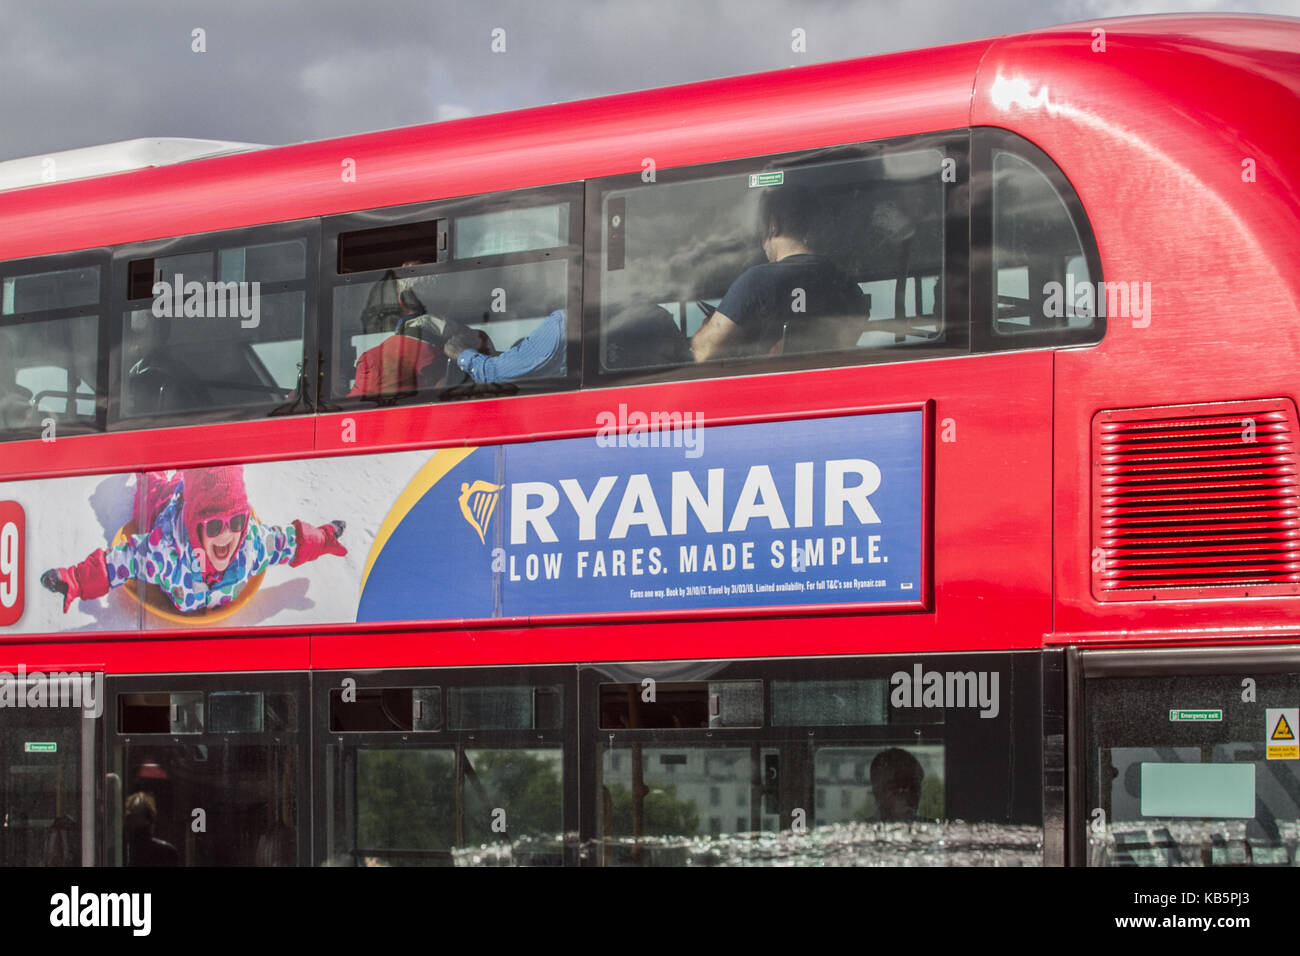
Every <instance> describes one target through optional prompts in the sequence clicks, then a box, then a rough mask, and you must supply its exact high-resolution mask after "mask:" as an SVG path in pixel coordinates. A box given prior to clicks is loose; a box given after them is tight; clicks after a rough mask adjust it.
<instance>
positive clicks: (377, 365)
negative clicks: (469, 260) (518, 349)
mask: <svg viewBox="0 0 1300 956" xmlns="http://www.w3.org/2000/svg"><path fill="white" fill-rule="evenodd" d="M416 264H418V263H407V265H416ZM436 278H437V277H436V276H432V275H424V276H413V277H410V278H406V279H398V280H396V281H397V287H398V295H397V301H398V306H399V309H400V310H401V312H400V315H399V317H398V320H397V329H396V332H395V334H393V335H391V336H389V337H388V338H387V339H385V340H384V341H383V342H381V343H380V344H379V345H376V346H375V347H374V348H371V349H368V350H366V351H365V352H364V353H362V355H361V356H360V357H359V358H358V359H357V368H356V379H355V383H354V384H353V386H352V390H351V391H349V392H348V396H349V397H350V398H367V399H372V400H381V401H386V402H389V403H391V402H392V401H395V400H396V399H399V398H405V397H409V396H411V395H414V394H415V393H417V392H418V391H420V390H421V389H427V388H441V387H442V386H444V385H447V384H452V383H451V382H449V380H448V372H449V371H450V366H449V363H448V356H447V353H446V351H445V346H446V343H447V340H448V339H449V338H451V337H452V336H455V335H458V334H461V335H465V336H472V341H473V343H474V346H475V347H476V348H480V349H484V350H485V351H489V352H490V351H491V349H492V342H491V340H490V339H488V338H487V336H486V335H485V334H484V333H481V332H473V331H472V330H470V329H468V328H467V327H466V326H464V325H461V324H460V323H459V322H455V321H453V320H451V319H445V318H443V317H442V316H439V315H435V314H433V313H432V312H431V311H430V310H429V308H428V307H427V306H426V304H425V303H426V302H433V301H434V298H433V292H434V285H435V283H436Z"/></svg>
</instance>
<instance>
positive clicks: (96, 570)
mask: <svg viewBox="0 0 1300 956" xmlns="http://www.w3.org/2000/svg"><path fill="white" fill-rule="evenodd" d="M41 584H43V585H45V587H46V589H47V590H49V591H54V592H55V593H57V594H62V595H63V613H64V614H67V613H68V608H70V607H72V602H73V601H75V600H76V599H77V598H81V600H83V601H93V600H95V599H96V598H102V597H103V596H104V595H105V594H107V593H108V588H109V584H108V566H107V565H105V564H104V549H103V548H100V549H99V550H98V551H96V552H95V553H94V554H92V555H91V556H90V557H88V558H87V559H86V560H85V561H82V562H81V563H80V564H74V565H73V566H72V567H70V568H51V569H50V570H48V571H46V572H45V573H44V574H42V575H41Z"/></svg>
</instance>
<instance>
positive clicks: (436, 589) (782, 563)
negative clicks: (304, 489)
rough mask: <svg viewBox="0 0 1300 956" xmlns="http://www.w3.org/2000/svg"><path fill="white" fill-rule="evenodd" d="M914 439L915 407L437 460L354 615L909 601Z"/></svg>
mask: <svg viewBox="0 0 1300 956" xmlns="http://www.w3.org/2000/svg"><path fill="white" fill-rule="evenodd" d="M688 424H689V423H688ZM684 431H685V432H686V435H685V437H686V438H689V439H690V440H689V441H682V438H683V432H684ZM923 432H924V428H923V415H922V412H921V411H920V410H915V411H900V412H888V413H878V414H871V415H857V416H844V417H835V418H820V419H811V420H799V421H781V422H766V423H759V424H741V425H726V426H715V427H709V428H707V429H704V428H702V427H701V428H698V429H695V430H694V434H691V431H690V430H689V429H676V430H672V431H669V430H665V431H647V430H644V429H642V430H639V431H638V430H633V431H632V432H631V433H630V434H628V433H624V432H620V433H619V434H618V435H616V436H612V435H609V434H605V433H604V432H602V434H601V435H597V436H595V437H589V438H574V439H564V440H559V441H546V442H536V443H532V444H519V445H507V446H500V447H490V448H489V447H484V448H468V449H466V448H459V449H444V450H442V451H439V452H436V453H434V455H433V456H432V457H431V458H430V459H429V460H428V462H427V463H426V464H424V465H423V467H422V468H421V469H420V470H419V472H418V473H417V474H416V476H415V478H414V479H413V480H412V481H411V482H410V483H409V484H408V485H407V487H406V489H405V491H403V492H402V493H401V495H400V496H399V497H398V499H397V501H396V503H395V504H394V506H393V507H392V509H391V511H390V512H389V513H388V516H387V517H386V518H385V519H384V521H383V523H382V525H381V526H380V528H379V531H378V534H377V535H376V539H375V542H374V544H373V546H372V548H371V549H370V557H369V560H368V561H367V564H366V568H365V571H364V574H363V583H362V590H361V596H360V600H359V603H358V608H357V617H356V619H357V620H358V621H406V620H439V619H442V620H447V619H482V618H494V617H534V616H544V615H554V614H599V613H646V612H651V611H664V610H703V609H724V608H764V607H794V606H809V605H835V604H856V605H873V604H898V603H916V604H920V603H921V602H922V601H923V600H924V596H923V594H922V567H923V562H924V560H925V548H924V544H925V542H924V541H923V529H924V521H923V502H924V481H923V448H924V434H923Z"/></svg>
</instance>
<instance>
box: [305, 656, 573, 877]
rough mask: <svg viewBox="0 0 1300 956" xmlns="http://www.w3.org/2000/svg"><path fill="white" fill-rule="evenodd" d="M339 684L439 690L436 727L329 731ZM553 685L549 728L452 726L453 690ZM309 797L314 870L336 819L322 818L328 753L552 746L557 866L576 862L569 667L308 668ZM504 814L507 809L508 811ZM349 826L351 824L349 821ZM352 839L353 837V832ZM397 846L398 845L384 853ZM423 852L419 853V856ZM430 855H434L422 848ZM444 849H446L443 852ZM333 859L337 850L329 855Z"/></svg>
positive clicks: (324, 857)
mask: <svg viewBox="0 0 1300 956" xmlns="http://www.w3.org/2000/svg"><path fill="white" fill-rule="evenodd" d="M344 679H351V680H355V681H356V687H357V689H358V690H361V689H366V688H375V687H382V688H406V687H412V688H419V687H439V688H441V695H440V696H441V704H440V706H441V708H442V715H443V720H442V726H441V727H440V728H439V729H437V730H412V731H405V730H385V731H332V730H330V725H329V718H330V694H331V692H332V691H334V690H337V689H338V688H339V687H340V686H341V683H342V681H343V680H344ZM553 684H558V685H560V688H561V690H560V693H561V694H562V695H563V700H562V701H561V703H560V713H559V716H558V722H557V725H556V726H555V727H553V728H548V729H536V728H534V729H519V730H500V729H486V730H485V729H462V730H457V729H454V728H453V727H452V726H451V720H450V707H451V691H452V689H453V688H486V687H502V686H508V687H523V686H532V687H541V686H549V685H553ZM311 724H312V732H311V754H312V782H313V790H312V796H311V803H312V813H313V819H314V821H315V822H314V825H313V827H312V830H313V833H312V850H313V856H314V860H315V863H316V865H317V866H322V865H326V864H327V863H328V862H329V861H330V859H331V857H330V854H329V849H330V841H331V839H332V836H333V834H332V832H331V828H332V827H333V826H334V824H335V822H336V821H335V820H334V819H333V818H332V817H331V815H330V813H329V806H330V804H329V803H328V802H327V800H328V798H327V794H330V792H331V789H332V788H333V787H334V786H335V781H334V780H332V779H331V776H330V773H329V765H330V760H329V758H328V752H329V751H330V749H331V748H334V747H340V748H342V749H343V750H345V751H350V752H351V753H352V754H354V755H355V754H356V753H358V752H359V751H361V750H380V751H384V750H414V751H421V750H437V749H446V750H450V751H452V752H453V753H460V752H461V751H462V750H468V749H494V748H495V749H521V750H522V749H528V748H529V747H530V745H531V746H532V747H533V748H536V747H538V746H539V745H540V746H542V747H555V748H558V749H559V751H560V766H561V768H562V777H561V780H560V793H561V808H560V815H561V822H562V830H561V834H563V853H564V865H565V866H573V865H574V864H575V863H576V862H577V849H578V848H577V846H576V845H575V844H574V843H573V840H572V838H571V835H572V834H574V833H576V832H577V830H578V813H579V801H580V799H581V778H580V777H579V776H578V767H579V752H578V748H579V742H580V740H581V737H580V734H579V732H578V681H577V669H576V668H575V667H574V666H573V665H572V664H538V665H518V666H513V667H511V666H500V667H482V668H428V667H415V668H401V669H391V670H389V669H384V670H366V671H346V670H342V671H315V672H313V673H312V691H311ZM507 812H508V811H507ZM354 823H355V821H354ZM352 836H353V838H354V839H355V836H356V834H355V833H354V834H352ZM388 849H399V848H395V847H394V848H388ZM421 852H426V851H421ZM427 852H429V853H433V852H436V851H427ZM448 852H450V851H448ZM336 855H337V852H336Z"/></svg>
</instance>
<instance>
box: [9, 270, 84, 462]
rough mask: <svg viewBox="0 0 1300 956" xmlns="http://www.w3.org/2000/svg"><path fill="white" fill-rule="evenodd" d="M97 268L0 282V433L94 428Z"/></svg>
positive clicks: (30, 433)
mask: <svg viewBox="0 0 1300 956" xmlns="http://www.w3.org/2000/svg"><path fill="white" fill-rule="evenodd" d="M101 272H102V268H101V267H100V266H98V265H85V266H80V267H74V268H69V269H53V270H50V269H42V270H39V271H32V272H26V273H19V274H14V275H7V276H3V277H2V278H0V435H3V436H4V437H7V438H23V437H33V436H35V435H36V434H38V433H43V434H46V435H49V434H50V429H51V428H53V429H55V431H54V432H53V434H55V435H57V429H59V428H61V427H64V426H71V427H72V428H74V429H78V430H81V429H84V428H87V427H94V426H95V424H96V422H97V411H98V402H97V398H98V395H99V385H98V382H99V357H98V352H99V324H100V316H99V302H100V290H101Z"/></svg>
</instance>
